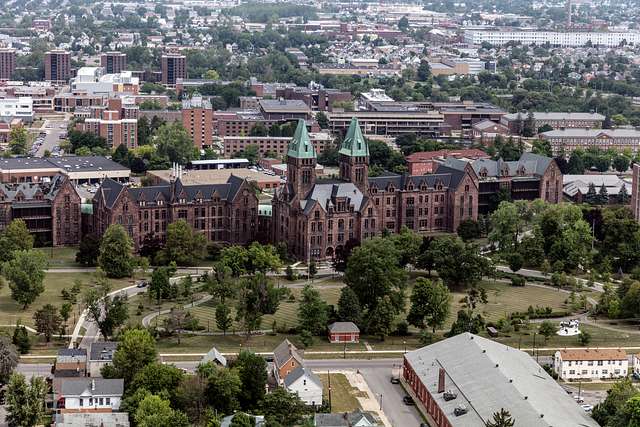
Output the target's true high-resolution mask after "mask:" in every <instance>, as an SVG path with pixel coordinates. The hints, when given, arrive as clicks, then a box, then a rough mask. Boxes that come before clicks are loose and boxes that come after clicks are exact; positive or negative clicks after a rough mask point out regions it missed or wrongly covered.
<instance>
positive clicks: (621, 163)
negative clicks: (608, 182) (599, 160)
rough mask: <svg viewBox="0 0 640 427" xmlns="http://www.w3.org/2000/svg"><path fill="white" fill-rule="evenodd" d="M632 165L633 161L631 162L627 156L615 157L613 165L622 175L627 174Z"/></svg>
mask: <svg viewBox="0 0 640 427" xmlns="http://www.w3.org/2000/svg"><path fill="white" fill-rule="evenodd" d="M630 163H631V160H629V158H628V157H627V156H625V155H622V154H619V155H617V156H616V157H614V159H613V162H612V165H613V168H614V169H615V170H617V171H618V172H620V173H622V172H626V171H627V169H629V164H630Z"/></svg>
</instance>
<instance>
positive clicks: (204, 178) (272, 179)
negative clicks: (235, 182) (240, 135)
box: [147, 167, 282, 190]
mask: <svg viewBox="0 0 640 427" xmlns="http://www.w3.org/2000/svg"><path fill="white" fill-rule="evenodd" d="M147 176H148V177H149V178H151V180H152V182H153V183H154V184H156V185H161V184H169V183H171V182H172V181H175V180H176V178H177V177H176V174H175V172H174V171H172V170H169V169H167V170H150V171H147ZM232 176H233V177H235V178H240V179H243V180H244V179H246V180H247V181H249V182H251V183H253V184H255V185H256V186H257V187H258V188H259V189H260V190H273V189H276V188H278V187H279V186H280V184H281V183H282V181H281V179H280V177H277V176H273V175H268V174H266V173H264V172H260V171H256V170H252V169H247V168H246V167H245V168H233V169H201V170H197V169H192V170H183V171H182V172H180V174H179V177H180V180H181V181H182V183H183V184H185V185H212V184H224V183H226V182H227V181H228V180H229V178H231V177H232Z"/></svg>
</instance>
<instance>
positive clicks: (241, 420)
mask: <svg viewBox="0 0 640 427" xmlns="http://www.w3.org/2000/svg"><path fill="white" fill-rule="evenodd" d="M255 425H256V421H255V418H254V417H252V416H250V415H247V414H245V413H244V412H238V413H236V414H235V415H234V416H233V419H232V420H231V424H230V425H229V427H254V426H255Z"/></svg>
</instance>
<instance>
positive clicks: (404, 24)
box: [398, 16, 409, 33]
mask: <svg viewBox="0 0 640 427" xmlns="http://www.w3.org/2000/svg"><path fill="white" fill-rule="evenodd" d="M398 29H399V30H400V31H402V32H403V33H404V32H406V31H407V30H408V29H409V19H407V17H406V16H403V17H402V18H400V20H399V21H398Z"/></svg>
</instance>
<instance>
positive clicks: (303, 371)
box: [284, 365, 322, 388]
mask: <svg viewBox="0 0 640 427" xmlns="http://www.w3.org/2000/svg"><path fill="white" fill-rule="evenodd" d="M303 377H306V379H307V380H309V381H311V382H312V383H314V384H315V385H316V386H318V388H322V381H321V380H320V377H318V376H317V375H316V374H314V373H313V372H311V370H310V369H307V368H305V367H304V366H302V365H299V366H298V367H297V368H296V369H294V370H293V371H291V373H289V375H287V377H286V378H285V379H284V386H285V387H287V388H289V387H291V386H292V385H293V384H294V383H295V382H296V381H298V380H299V379H301V378H303Z"/></svg>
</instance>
